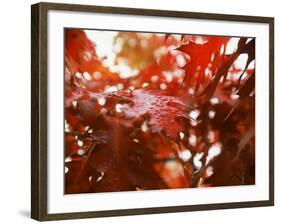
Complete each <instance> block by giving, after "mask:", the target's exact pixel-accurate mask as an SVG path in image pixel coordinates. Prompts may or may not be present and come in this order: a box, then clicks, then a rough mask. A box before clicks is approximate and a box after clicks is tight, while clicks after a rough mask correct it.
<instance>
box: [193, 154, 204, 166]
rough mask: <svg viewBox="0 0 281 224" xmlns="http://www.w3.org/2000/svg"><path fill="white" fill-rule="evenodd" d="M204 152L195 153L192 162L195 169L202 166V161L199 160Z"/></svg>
mask: <svg viewBox="0 0 281 224" xmlns="http://www.w3.org/2000/svg"><path fill="white" fill-rule="evenodd" d="M203 155H204V153H203V152H201V153H196V154H195V156H194V157H193V164H194V166H195V168H196V169H200V168H201V167H202V162H201V161H200V160H201V159H202V157H203Z"/></svg>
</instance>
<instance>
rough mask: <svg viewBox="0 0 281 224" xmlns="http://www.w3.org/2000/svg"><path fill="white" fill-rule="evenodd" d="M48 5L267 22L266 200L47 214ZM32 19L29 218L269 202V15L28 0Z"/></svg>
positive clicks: (271, 190)
mask: <svg viewBox="0 0 281 224" xmlns="http://www.w3.org/2000/svg"><path fill="white" fill-rule="evenodd" d="M49 10H63V11H77V12H88V13H91V12H99V13H109V14H129V15H142V16H158V17H167V18H195V19H206V20H225V21H235V22H253V23H264V24H269V35H270V36H269V74H270V77H269V90H270V93H269V104H270V107H269V113H270V119H269V132H270V133H269V166H270V167H269V200H264V201H248V202H233V203H217V204H204V205H186V206H171V207H158V208H155V207H153V208H139V209H133V208H132V209H126V210H109V211H89V212H77V213H63V214H48V210H47V208H48V206H47V198H48V195H47V154H48V148H47V124H48V120H47V107H48V104H47V91H48V90H47V13H48V11H49ZM31 18H32V19H31V28H32V30H31V41H32V43H31V57H32V64H31V77H32V79H31V89H32V91H31V111H32V114H31V118H32V119H31V127H32V129H31V135H32V139H31V140H32V141H31V143H32V147H31V160H32V163H31V177H32V178H31V217H32V218H33V219H36V220H39V221H45V220H59V219H78V218H91V217H107V216H123V215H139V214H154V213H169V212H186V211H197V210H211V209H225V208H241V207H259V206H273V205H274V18H271V17H256V16H240V15H223V14H209V13H194V12H182V11H161V10H150V9H136V8H115V7H103V6H89V5H71V4H56V3H38V4H35V5H32V7H31Z"/></svg>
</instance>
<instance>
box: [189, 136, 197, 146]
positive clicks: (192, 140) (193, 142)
mask: <svg viewBox="0 0 281 224" xmlns="http://www.w3.org/2000/svg"><path fill="white" fill-rule="evenodd" d="M188 141H189V144H190V145H191V146H193V147H194V146H196V142H197V137H196V136H195V135H193V134H192V135H190V136H189V138H188Z"/></svg>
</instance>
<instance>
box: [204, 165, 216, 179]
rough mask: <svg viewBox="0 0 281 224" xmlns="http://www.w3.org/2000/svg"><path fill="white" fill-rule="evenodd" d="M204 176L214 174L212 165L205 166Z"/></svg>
mask: <svg viewBox="0 0 281 224" xmlns="http://www.w3.org/2000/svg"><path fill="white" fill-rule="evenodd" d="M205 172H206V176H207V177H210V176H212V175H213V174H214V168H213V167H212V166H208V167H207V168H206V171H205Z"/></svg>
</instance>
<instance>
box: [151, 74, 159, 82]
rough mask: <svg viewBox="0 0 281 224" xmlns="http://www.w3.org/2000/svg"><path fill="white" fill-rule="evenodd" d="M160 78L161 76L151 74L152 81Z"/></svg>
mask: <svg viewBox="0 0 281 224" xmlns="http://www.w3.org/2000/svg"><path fill="white" fill-rule="evenodd" d="M158 80H159V77H158V76H157V75H153V76H151V78H150V81H151V82H157V81H158Z"/></svg>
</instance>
